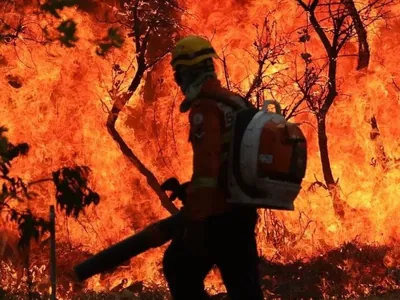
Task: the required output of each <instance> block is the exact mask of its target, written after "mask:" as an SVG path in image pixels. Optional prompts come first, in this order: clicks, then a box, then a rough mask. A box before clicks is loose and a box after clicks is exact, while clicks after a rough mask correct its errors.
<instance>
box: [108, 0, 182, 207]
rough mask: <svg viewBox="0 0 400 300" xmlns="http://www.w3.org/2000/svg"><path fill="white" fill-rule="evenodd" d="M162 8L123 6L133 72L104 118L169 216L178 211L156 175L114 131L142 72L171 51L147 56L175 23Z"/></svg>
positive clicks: (136, 3)
mask: <svg viewBox="0 0 400 300" xmlns="http://www.w3.org/2000/svg"><path fill="white" fill-rule="evenodd" d="M168 3H169V2H167V4H168ZM163 5H166V4H165V2H162V1H160V2H159V3H158V2H157V3H156V7H152V6H151V5H150V3H148V2H147V1H142V0H135V1H133V2H132V3H130V4H127V5H126V7H125V12H124V16H125V19H124V21H123V24H124V25H126V26H131V27H130V28H131V30H132V33H131V34H130V37H132V38H133V41H134V43H135V48H136V49H135V51H136V53H135V61H136V72H135V75H134V78H133V80H132V81H131V83H130V84H129V87H128V90H127V91H126V92H123V93H120V94H117V93H114V94H112V95H111V96H112V100H113V101H114V103H113V105H112V108H111V111H110V113H109V115H108V118H107V130H108V132H109V134H110V135H111V137H112V138H113V140H114V141H115V142H116V143H117V145H118V146H119V148H120V149H121V151H122V153H123V154H124V155H125V157H127V158H128V160H129V161H130V162H131V163H132V164H133V165H134V166H135V167H136V168H137V170H138V171H139V172H140V173H141V174H142V175H143V176H145V178H146V180H147V183H148V185H149V186H150V187H151V188H152V189H153V190H154V191H155V193H156V194H157V196H158V197H159V199H160V201H161V204H162V206H163V207H164V208H166V209H167V210H168V211H169V212H170V213H171V214H174V213H176V212H178V209H177V208H176V207H175V205H174V204H173V203H172V202H171V201H169V199H168V196H167V195H166V194H165V192H164V191H162V189H161V186H160V183H159V182H158V180H157V178H156V177H155V175H154V174H153V173H152V172H151V171H150V170H149V169H148V168H147V167H146V166H145V165H144V164H143V163H142V161H141V160H140V159H139V158H138V157H137V156H136V155H135V153H134V152H133V151H132V149H131V148H130V147H129V146H128V145H127V143H126V142H125V141H124V139H123V138H122V137H121V135H120V134H119V133H118V131H117V130H116V128H115V123H116V121H117V119H118V117H119V114H120V112H121V111H122V110H123V109H124V107H125V106H126V104H127V103H128V101H129V99H130V98H131V97H132V95H133V94H134V93H135V92H136V90H137V89H138V87H139V85H140V83H141V81H142V79H143V76H144V75H145V73H146V72H147V71H148V70H150V69H151V68H153V67H154V66H155V65H156V64H157V63H158V62H159V61H160V60H161V59H163V58H164V57H165V56H166V55H167V53H168V52H169V51H170V48H169V47H171V46H169V47H167V48H166V49H164V50H162V51H161V52H160V53H159V54H158V55H157V56H156V57H153V58H149V57H148V51H149V48H150V46H149V45H150V44H151V39H152V37H153V36H158V35H159V34H160V33H162V32H163V30H164V29H165V28H166V27H168V26H170V25H171V24H175V23H174V22H175V21H174V20H173V19H170V18H169V16H167V15H165V14H164V10H163V9H165V7H163ZM119 87H120V86H119Z"/></svg>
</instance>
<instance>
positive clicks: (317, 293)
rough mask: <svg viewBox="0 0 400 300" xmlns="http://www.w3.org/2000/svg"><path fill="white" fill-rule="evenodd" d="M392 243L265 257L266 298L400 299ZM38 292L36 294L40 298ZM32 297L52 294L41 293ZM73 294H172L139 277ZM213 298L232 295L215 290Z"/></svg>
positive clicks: (110, 299)
mask: <svg viewBox="0 0 400 300" xmlns="http://www.w3.org/2000/svg"><path fill="white" fill-rule="evenodd" d="M388 253H393V249H389V248H387V247H375V246H365V245H364V246H363V245H360V244H357V243H348V244H345V245H343V246H342V247H340V248H338V249H335V250H332V251H330V252H328V253H326V254H325V255H321V256H318V257H315V258H313V259H311V260H309V261H307V262H304V261H298V262H295V263H291V264H280V263H271V262H268V261H263V262H262V265H261V271H262V284H263V288H264V291H265V296H266V299H282V300H300V299H367V300H400V267H399V261H398V259H399V258H397V257H394V258H393V259H394V265H396V266H397V267H390V266H388V265H390V264H388V262H387V259H388V258H387V257H388V255H387V254H388ZM35 296H36V297H35ZM31 298H32V299H48V297H46V296H43V295H42V296H40V295H38V294H36V295H32V297H31ZM67 298H68V299H71V298H72V299H76V300H78V299H82V300H84V299H87V300H90V299H93V300H100V299H107V300H117V299H121V300H122V299H126V300H128V299H132V300H139V299H141V300H164V299H170V298H169V295H168V291H167V290H166V289H165V288H164V287H152V288H146V287H144V286H143V284H142V283H141V282H137V283H135V284H133V285H131V286H129V287H127V288H124V289H118V288H115V289H114V290H113V291H110V292H107V293H100V294H99V293H91V292H88V291H85V292H83V291H81V292H76V293H75V294H74V296H73V297H67ZM0 299H1V300H3V299H4V300H6V299H29V298H28V296H27V295H23V294H15V293H14V294H11V293H6V292H4V291H2V290H1V289H0ZM212 299H213V300H218V299H220V300H222V299H224V300H228V299H227V298H226V297H225V296H224V295H215V296H213V298H212ZM188 300H190V299H188Z"/></svg>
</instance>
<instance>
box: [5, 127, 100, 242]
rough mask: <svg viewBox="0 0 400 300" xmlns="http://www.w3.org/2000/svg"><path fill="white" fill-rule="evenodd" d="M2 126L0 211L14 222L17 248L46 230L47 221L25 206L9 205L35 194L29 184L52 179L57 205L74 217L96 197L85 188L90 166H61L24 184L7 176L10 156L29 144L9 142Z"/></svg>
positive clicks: (23, 151)
mask: <svg viewBox="0 0 400 300" xmlns="http://www.w3.org/2000/svg"><path fill="white" fill-rule="evenodd" d="M6 131H7V129H6V128H5V127H0V180H1V181H0V183H2V186H1V193H0V212H5V213H6V215H7V216H8V219H9V220H11V221H14V222H16V223H17V224H18V230H19V233H20V240H19V243H18V245H19V247H20V248H25V247H27V246H29V244H30V240H31V239H32V238H35V239H36V240H38V239H39V237H40V236H41V235H43V234H44V233H45V232H47V231H49V222H48V221H46V220H44V219H43V218H37V217H35V216H34V215H33V214H32V212H31V211H30V210H29V209H26V210H24V211H19V210H18V209H16V208H15V207H14V206H13V205H12V202H13V201H17V202H24V201H25V200H30V199H33V198H35V196H36V194H35V193H33V192H30V190H29V187H30V186H32V185H35V184H39V183H41V182H45V181H53V183H54V185H55V188H56V192H55V196H56V200H57V204H58V205H59V207H60V208H61V210H64V211H65V212H66V214H67V215H68V216H70V215H71V214H73V215H74V217H75V218H77V217H78V216H79V214H80V213H81V212H82V211H83V209H84V208H85V207H87V206H89V205H90V204H92V203H93V204H94V205H97V204H98V203H99V201H100V196H99V195H98V194H97V193H96V192H94V191H92V190H91V189H90V188H89V187H88V176H89V174H90V169H89V168H88V167H86V166H76V167H73V168H68V167H64V168H61V169H60V170H57V171H55V172H53V177H52V178H44V179H40V180H36V181H34V182H30V183H25V182H24V181H23V179H22V178H20V177H11V176H10V175H9V173H10V168H11V163H12V161H13V160H14V159H16V158H17V157H20V156H24V155H27V154H28V151H29V145H28V144H26V143H20V144H17V145H14V144H12V143H10V142H9V141H8V139H7V137H5V136H4V133H5V132H6Z"/></svg>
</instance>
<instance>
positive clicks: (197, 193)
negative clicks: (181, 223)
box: [184, 79, 237, 220]
mask: <svg viewBox="0 0 400 300" xmlns="http://www.w3.org/2000/svg"><path fill="white" fill-rule="evenodd" d="M207 94H208V95H209V94H212V95H220V97H221V96H222V97H223V98H229V97H232V96H234V97H237V96H236V95H235V94H233V93H231V92H230V91H229V90H227V89H225V88H223V87H222V86H221V84H220V82H219V81H218V80H217V79H209V80H208V81H206V82H205V83H204V85H203V87H202V90H201V92H200V94H199V96H198V97H197V98H196V99H195V100H194V102H193V103H192V105H191V109H190V113H189V122H190V133H189V141H190V143H191V144H192V149H193V175H192V179H191V183H190V185H189V188H188V191H187V192H188V193H187V200H186V203H185V207H184V213H185V216H186V217H187V218H189V219H193V220H199V219H204V218H206V217H208V216H212V215H218V214H222V213H224V212H226V211H229V210H231V209H232V207H231V205H229V204H228V203H227V202H226V198H227V197H228V194H227V191H226V189H225V187H224V182H223V180H224V179H223V178H224V176H226V175H224V172H225V171H226V165H225V164H224V162H225V161H226V155H227V152H228V151H229V147H228V144H227V142H228V141H229V134H230V132H231V130H230V126H231V123H232V116H233V115H232V112H233V109H232V107H230V106H228V105H225V104H223V103H221V102H219V101H216V100H215V99H213V98H215V97H213V98H212V97H210V96H206V95H207Z"/></svg>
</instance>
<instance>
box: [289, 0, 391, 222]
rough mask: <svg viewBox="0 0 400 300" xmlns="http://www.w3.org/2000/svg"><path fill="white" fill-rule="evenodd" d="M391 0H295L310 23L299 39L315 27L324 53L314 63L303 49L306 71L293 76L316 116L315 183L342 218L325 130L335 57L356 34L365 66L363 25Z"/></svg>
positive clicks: (360, 64) (333, 92) (360, 62)
mask: <svg viewBox="0 0 400 300" xmlns="http://www.w3.org/2000/svg"><path fill="white" fill-rule="evenodd" d="M391 2H392V1H391V0H374V1H370V2H369V3H368V4H367V5H366V6H363V7H361V8H359V9H356V7H355V4H354V2H353V1H352V0H340V1H333V0H327V1H319V0H312V1H311V2H309V3H308V4H307V3H305V2H304V1H302V0H297V3H298V4H299V5H300V6H301V7H302V8H303V10H304V11H305V12H306V13H307V17H308V20H309V22H310V24H309V25H308V26H307V27H306V28H304V29H303V32H302V35H301V37H300V40H301V41H302V42H304V44H306V42H308V41H309V39H310V31H311V30H314V31H315V33H316V36H317V37H318V39H319V41H320V42H321V43H322V45H323V49H324V50H325V54H326V57H325V59H322V61H323V63H322V64H321V63H320V64H319V65H317V64H316V63H314V62H313V59H312V55H311V54H310V53H308V52H307V50H306V48H305V51H304V52H303V53H302V58H303V60H304V62H305V71H304V74H303V75H302V76H300V77H296V82H297V85H298V87H299V89H300V91H301V94H302V95H303V97H304V99H305V101H306V103H307V106H308V107H309V109H310V110H311V111H312V112H313V114H314V115H315V117H316V119H317V133H318V145H319V151H320V157H321V164H322V170H323V176H324V181H325V183H324V184H323V183H321V182H318V181H317V182H316V185H319V186H324V187H325V188H326V189H328V190H329V193H330V195H331V197H332V200H333V206H334V209H335V213H336V214H337V215H338V216H339V217H340V218H343V217H344V214H345V210H346V204H345V203H344V201H343V200H342V199H341V198H340V196H339V190H338V180H335V179H334V176H333V172H332V168H331V161H330V157H329V151H328V136H327V132H326V119H327V115H328V112H329V109H330V108H331V106H332V104H333V103H334V101H335V99H336V98H337V96H338V93H339V91H338V90H339V88H338V78H337V76H338V75H337V73H338V59H339V58H340V57H341V56H342V50H343V48H344V47H345V45H346V44H347V43H349V42H351V41H353V40H354V39H356V37H358V39H357V40H358V44H359V53H358V69H362V68H366V67H367V66H368V63H369V56H370V54H369V47H368V44H367V39H366V37H367V31H366V29H365V28H366V27H367V26H368V25H370V24H372V23H373V22H374V21H376V20H377V19H378V18H382V17H383V16H384V15H385V12H386V10H387V6H388V5H389V4H390V3H391ZM347 56H348V55H347ZM354 56H356V55H354ZM347 208H348V207H347Z"/></svg>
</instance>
